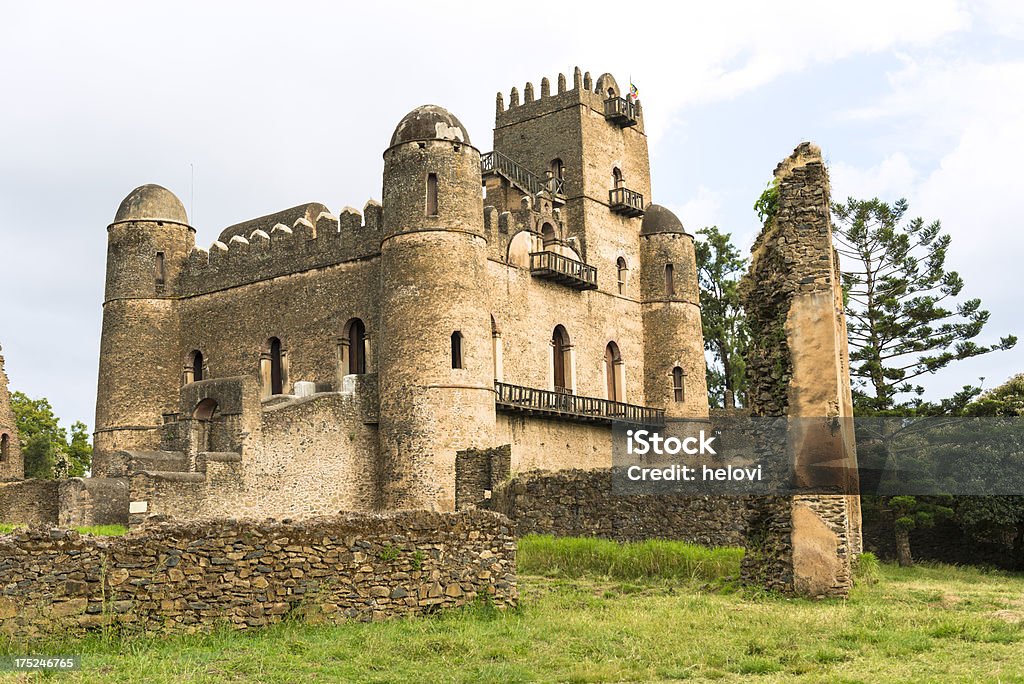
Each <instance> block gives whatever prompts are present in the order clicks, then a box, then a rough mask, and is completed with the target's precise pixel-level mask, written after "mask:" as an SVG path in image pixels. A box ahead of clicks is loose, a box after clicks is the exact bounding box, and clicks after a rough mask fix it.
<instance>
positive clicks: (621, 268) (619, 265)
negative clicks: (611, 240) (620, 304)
mask: <svg viewBox="0 0 1024 684" xmlns="http://www.w3.org/2000/svg"><path fill="white" fill-rule="evenodd" d="M615 268H616V271H617V272H618V282H619V294H622V292H623V290H625V288H626V270H627V269H626V260H625V259H624V258H623V257H619V258H618V259H617V260H616V261H615Z"/></svg>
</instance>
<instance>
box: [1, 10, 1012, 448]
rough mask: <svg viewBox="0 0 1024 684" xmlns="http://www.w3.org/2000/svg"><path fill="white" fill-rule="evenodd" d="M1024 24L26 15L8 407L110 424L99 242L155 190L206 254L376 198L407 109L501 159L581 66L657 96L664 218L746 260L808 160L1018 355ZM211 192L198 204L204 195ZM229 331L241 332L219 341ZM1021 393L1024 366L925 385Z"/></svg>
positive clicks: (4, 258) (961, 17) (532, 14)
mask: <svg viewBox="0 0 1024 684" xmlns="http://www.w3.org/2000/svg"><path fill="white" fill-rule="evenodd" d="M1022 39H1024V3H1021V2H1017V1H1015V0H1006V1H992V2H977V3H958V2H952V1H951V0H923V1H920V2H903V1H897V2H893V1H892V0H885V1H882V2H876V1H874V0H868V1H861V2H857V3H827V2H821V0H817V1H814V2H785V1H782V0H776V1H774V2H763V1H762V2H752V3H749V4H747V3H742V4H741V3H708V2H701V3H665V2H659V3H656V4H647V3H644V2H638V1H637V0H633V1H632V2H629V3H622V2H612V3H598V2H586V3H574V2H561V3H542V4H539V5H514V4H508V3H486V2H472V3H468V2H467V3H444V2H432V3H408V4H405V3H401V4H400V3H388V2H376V3H367V4H366V5H363V6H361V7H358V8H356V7H355V6H350V5H347V4H346V5H343V4H342V3H328V2H324V3H302V2H291V3H280V2H275V3H260V2H245V3H228V2H218V3H211V2H203V3H190V2H180V1H178V2H164V3H160V4H159V5H155V4H153V3H140V2H135V3H122V4H118V3H109V2H106V3H105V2H99V3H82V2H69V3H66V4H58V3H46V2H39V3H27V2H13V1H11V0H5V1H4V2H3V4H2V14H0V344H2V345H3V350H4V351H3V353H4V355H5V356H6V359H7V371H8V374H9V375H10V378H11V385H12V387H13V388H14V389H20V390H23V391H25V392H27V393H28V394H29V395H31V396H34V397H38V396H45V397H48V398H50V400H51V401H52V402H53V404H54V406H55V408H56V411H57V413H58V415H59V416H61V417H62V418H63V419H64V421H65V422H66V423H70V422H71V421H73V420H83V421H85V422H86V423H87V424H88V425H89V426H90V428H91V427H92V426H93V417H94V404H95V391H96V369H97V355H98V351H99V335H100V322H101V304H102V299H103V279H104V260H105V251H106V226H107V225H108V224H109V223H110V221H111V220H112V219H113V216H114V212H115V210H116V209H117V206H118V204H119V203H120V201H121V199H122V198H123V197H124V196H125V195H127V194H128V193H129V192H130V191H131V190H132V189H133V188H135V187H136V186H139V185H142V184H144V183H158V184H160V185H164V186H165V187H167V188H169V189H170V190H172V191H173V192H175V193H176V194H177V195H178V197H180V198H181V200H182V202H183V203H184V204H185V207H186V209H187V210H188V211H189V214H190V217H191V218H192V222H193V225H194V226H195V227H196V229H197V231H198V235H197V241H198V243H199V244H200V245H202V246H207V245H209V243H210V242H212V241H213V240H214V239H215V238H216V236H217V234H218V233H219V232H220V230H221V229H222V228H224V227H225V226H227V225H229V224H232V223H235V222H238V221H241V220H244V219H248V218H253V217H256V216H260V215H263V214H267V213H270V212H273V211H277V210H280V209H284V208H287V207H290V206H293V205H295V204H298V203H300V202H309V201H319V202H323V203H325V204H327V205H328V206H330V207H332V208H334V209H335V210H338V209H341V208H342V207H344V206H347V205H352V206H355V207H362V206H363V204H364V203H365V202H366V200H367V199H370V198H375V199H378V200H379V199H380V196H381V170H382V165H383V163H382V159H381V154H382V152H383V150H384V148H385V146H386V145H387V142H388V140H389V139H390V136H391V132H392V129H393V128H394V126H395V124H396V123H397V122H398V121H399V119H401V117H402V116H403V115H404V114H405V113H406V112H407V111H409V110H410V109H412V108H413V107H415V106H417V105H420V104H424V103H433V104H439V105H442V106H445V107H447V108H449V109H450V110H451V111H452V112H454V113H455V114H456V115H457V116H458V117H459V118H461V119H462V121H463V123H464V124H465V125H466V126H467V127H468V129H469V133H470V136H471V138H472V141H473V143H474V144H475V145H476V146H477V147H478V148H480V149H481V150H482V151H487V150H489V149H490V148H491V141H492V134H491V128H492V126H493V123H494V95H495V92H496V91H498V90H501V91H504V92H505V93H506V98H507V94H508V91H509V89H510V88H511V87H512V86H518V87H519V89H520V91H522V87H523V85H524V84H525V83H526V81H532V82H533V83H534V85H535V86H537V87H539V83H540V79H541V77H542V76H548V77H549V78H551V79H552V82H554V78H555V76H556V75H557V74H558V72H560V71H561V72H564V73H566V74H567V75H568V76H569V78H570V83H571V73H572V68H573V66H575V65H579V66H580V67H581V68H582V69H583V70H585V71H586V70H589V71H590V72H591V73H592V74H593V75H594V77H595V78H596V77H597V76H598V75H599V74H601V73H602V72H605V71H608V72H611V73H613V74H614V75H615V76H616V78H617V79H618V81H619V83H620V85H623V86H625V85H626V84H628V82H629V80H630V78H632V80H633V82H634V83H635V84H636V85H637V87H638V88H639V90H640V96H641V100H642V101H643V104H644V115H645V118H646V122H647V131H648V134H649V136H650V146H651V165H652V184H653V195H654V197H653V198H652V199H653V200H654V201H656V202H658V203H661V204H665V205H667V206H669V207H671V208H672V209H674V210H675V211H676V212H677V213H678V214H679V216H680V218H681V219H682V220H683V223H684V224H685V225H686V226H687V227H688V228H689V229H691V230H696V229H698V228H700V227H702V226H705V225H711V224H717V225H718V226H719V227H720V228H721V229H723V230H726V231H729V232H732V233H733V235H734V237H735V238H736V241H737V243H738V244H739V245H741V248H742V249H743V250H744V251H746V250H747V249H748V248H749V245H750V244H751V242H752V241H753V237H754V235H755V233H756V231H757V229H758V222H757V217H756V215H755V214H754V212H753V210H752V208H751V206H752V204H753V202H754V200H755V199H756V198H757V196H758V195H759V194H760V192H761V190H762V189H763V188H764V186H765V184H766V183H767V181H768V180H769V179H770V178H771V172H772V170H773V169H774V167H775V164H776V163H777V162H778V161H779V160H780V159H782V158H783V157H785V156H786V155H788V154H789V152H791V151H792V149H793V147H795V146H796V144H797V143H799V142H800V141H801V140H813V141H815V142H816V143H818V144H819V145H821V147H822V149H823V150H824V152H825V155H826V158H827V161H828V163H829V164H830V167H831V174H832V188H833V196H834V198H837V199H839V198H844V197H846V196H848V195H854V196H858V197H871V196H875V195H877V196H879V197H881V198H882V199H886V200H889V201H892V200H895V199H896V198H898V197H900V196H906V197H907V198H908V200H909V201H910V213H911V214H912V215H915V216H916V215H921V216H924V217H925V218H926V219H928V220H931V219H935V218H939V219H941V220H942V222H943V226H944V228H945V229H946V230H947V231H948V232H949V233H950V234H951V235H952V236H953V243H952V248H951V250H950V254H949V259H948V264H949V265H950V266H951V267H953V268H955V269H957V270H959V271H960V273H961V274H962V275H963V277H964V279H965V281H966V283H967V286H966V288H965V292H964V294H965V295H967V296H969V297H980V298H981V299H982V302H983V304H984V306H985V308H988V309H989V310H991V312H992V318H991V322H990V324H989V326H988V328H987V330H986V333H984V336H985V339H983V340H981V341H982V342H991V341H994V340H995V339H996V338H998V337H999V336H1000V335H1004V334H1007V333H1011V332H1012V333H1016V334H1020V333H1021V332H1022V331H1024V325H1022V321H1024V314H1022V310H1021V309H1022V307H1021V306H1020V304H1019V299H1020V285H1019V284H1020V281H1021V278H1020V271H1021V268H1022V266H1021V257H1022V255H1024V236H1022V235H1024V229H1022V227H1021V225H1020V223H1021V218H1020V217H1021V214H1022V211H1021V209H1022V207H1021V204H1022V200H1021V196H1022V187H1021V186H1022V178H1024V174H1022V172H1021V166H1022V164H1024V48H1022V42H1021V41H1022ZM193 169H194V191H193V184H192V181H191V179H192V171H193ZM224 332H225V334H230V331H224ZM1022 369H1024V343H1022V345H1021V346H1020V347H1019V348H1018V349H1014V350H1013V351H1010V352H1002V353H998V354H992V355H989V356H987V357H982V358H979V359H973V360H971V361H968V362H964V363H961V364H958V365H957V366H955V367H952V368H950V369H947V371H945V372H943V373H942V374H941V375H939V376H935V377H933V378H929V379H926V381H925V385H926V387H927V388H928V390H929V394H928V395H927V396H928V397H929V398H932V399H939V398H941V397H943V396H947V395H948V394H949V393H950V392H951V391H952V390H954V389H956V388H958V387H959V386H960V385H962V384H965V383H977V382H978V378H979V377H981V376H984V377H985V385H986V386H989V387H991V386H993V385H995V384H998V383H999V382H1001V381H1002V380H1003V379H1005V378H1006V377H1008V376H1009V375H1011V374H1013V373H1015V372H1019V371H1021V370H1022Z"/></svg>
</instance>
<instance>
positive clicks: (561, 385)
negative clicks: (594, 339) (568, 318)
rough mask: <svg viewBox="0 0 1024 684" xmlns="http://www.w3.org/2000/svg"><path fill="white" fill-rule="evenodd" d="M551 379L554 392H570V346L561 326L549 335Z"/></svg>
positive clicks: (567, 335) (566, 333)
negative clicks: (551, 366)
mask: <svg viewBox="0 0 1024 684" xmlns="http://www.w3.org/2000/svg"><path fill="white" fill-rule="evenodd" d="M551 351H552V364H553V368H552V370H553V379H554V387H555V391H556V392H566V393H571V392H572V345H571V344H570V342H569V333H568V332H566V330H565V328H564V327H563V326H561V325H557V326H555V331H554V333H552V335H551Z"/></svg>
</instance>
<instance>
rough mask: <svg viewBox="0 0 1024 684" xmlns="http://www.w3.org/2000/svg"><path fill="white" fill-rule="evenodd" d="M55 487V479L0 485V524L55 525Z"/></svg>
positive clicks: (56, 496)
mask: <svg viewBox="0 0 1024 684" xmlns="http://www.w3.org/2000/svg"><path fill="white" fill-rule="evenodd" d="M59 487H60V482H59V481H58V480H18V481H16V482H0V522H4V523H21V524H25V525H56V524H57V519H58V517H59V508H60V506H59V498H58V494H57V491H58V488H59Z"/></svg>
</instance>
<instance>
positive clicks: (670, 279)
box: [665, 264, 676, 297]
mask: <svg viewBox="0 0 1024 684" xmlns="http://www.w3.org/2000/svg"><path fill="white" fill-rule="evenodd" d="M673 271H674V268H673V266H672V264H665V294H666V295H667V296H669V297H674V296H675V294H676V281H675V275H674V274H673Z"/></svg>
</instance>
